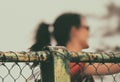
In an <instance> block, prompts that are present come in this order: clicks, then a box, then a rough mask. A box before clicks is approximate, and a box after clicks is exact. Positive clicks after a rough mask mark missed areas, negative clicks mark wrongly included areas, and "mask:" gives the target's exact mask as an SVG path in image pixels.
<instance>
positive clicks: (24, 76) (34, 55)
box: [0, 47, 120, 82]
mask: <svg viewBox="0 0 120 82" xmlns="http://www.w3.org/2000/svg"><path fill="white" fill-rule="evenodd" d="M51 55H52V56H53V57H54V56H55V57H54V58H53V59H52V60H54V62H52V63H53V64H54V65H55V66H54V69H53V70H54V71H52V70H51V68H47V66H46V65H49V63H48V64H46V65H41V63H43V64H45V63H44V62H46V61H47V62H49V61H50V60H51ZM62 59H63V61H62ZM64 59H66V60H69V61H70V62H71V63H70V64H72V65H71V66H70V69H71V70H69V69H68V68H69V67H66V66H68V64H69V62H67V63H66V60H64ZM33 62H39V63H38V65H37V66H36V67H32V65H33ZM73 62H75V63H73ZM119 63H120V53H119V52H114V53H112V52H109V53H105V52H101V53H100V52H99V53H98V52H94V53H93V52H77V53H76V52H68V51H67V50H66V49H65V48H63V47H50V48H49V50H48V49H44V51H38V52H11V51H10V52H0V82H41V76H43V77H42V78H43V79H44V77H45V78H46V79H51V78H49V77H52V74H50V73H53V74H54V78H52V79H54V82H63V81H60V80H61V79H63V80H66V81H65V82H69V80H68V79H69V77H67V75H65V73H62V72H68V71H69V72H70V71H71V72H72V69H75V70H78V71H77V72H78V73H79V74H78V75H80V76H78V75H77V76H75V77H76V79H78V78H82V80H81V79H79V80H77V81H78V82H93V80H92V79H91V75H92V74H93V75H94V80H95V82H106V81H109V82H119V80H120V73H119V72H120V64H119ZM50 65H52V64H50ZM50 65H49V66H50ZM63 65H64V66H63ZM42 66H44V67H46V68H45V69H44V68H42V71H44V72H43V73H45V72H46V73H47V71H52V72H49V73H47V75H46V74H42V75H41V72H42V71H41V67H42ZM61 66H63V67H65V68H62V67H61ZM75 66H78V68H79V69H76V67H75ZM64 69H65V70H64ZM62 74H64V75H62ZM67 74H68V76H70V74H69V73H67ZM106 76H108V77H106ZM64 77H65V78H67V79H65V78H64ZM77 77H78V78H77ZM86 77H87V78H86ZM56 78H57V79H56ZM60 78H61V79H60ZM84 78H85V79H84ZM57 80H59V81H57ZM43 82H44V80H43ZM46 82H47V80H46ZM50 82H51V81H50Z"/></svg>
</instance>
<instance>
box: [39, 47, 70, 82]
mask: <svg viewBox="0 0 120 82" xmlns="http://www.w3.org/2000/svg"><path fill="white" fill-rule="evenodd" d="M49 49H50V52H51V58H50V60H48V61H45V62H41V78H42V82H70V68H69V63H70V61H69V60H68V59H66V58H65V56H64V55H66V54H65V51H64V50H65V49H63V47H49ZM62 50H63V51H62ZM56 51H57V52H56ZM59 51H60V53H59ZM61 52H63V53H61Z"/></svg>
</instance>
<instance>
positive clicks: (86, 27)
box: [81, 26, 90, 30]
mask: <svg viewBox="0 0 120 82" xmlns="http://www.w3.org/2000/svg"><path fill="white" fill-rule="evenodd" d="M81 27H82V28H85V29H87V30H90V27H89V26H81Z"/></svg>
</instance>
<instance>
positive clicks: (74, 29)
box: [30, 13, 120, 82]
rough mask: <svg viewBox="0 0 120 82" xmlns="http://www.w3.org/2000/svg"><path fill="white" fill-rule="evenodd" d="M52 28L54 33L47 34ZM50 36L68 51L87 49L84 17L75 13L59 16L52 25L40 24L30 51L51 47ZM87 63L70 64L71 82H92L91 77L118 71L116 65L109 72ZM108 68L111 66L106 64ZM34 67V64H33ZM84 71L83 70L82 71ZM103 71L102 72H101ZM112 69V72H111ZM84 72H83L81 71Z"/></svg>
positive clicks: (87, 30)
mask: <svg viewBox="0 0 120 82" xmlns="http://www.w3.org/2000/svg"><path fill="white" fill-rule="evenodd" d="M50 26H52V27H54V31H53V32H52V35H51V33H50V32H49V27H50ZM51 36H53V37H54V38H55V40H56V42H57V46H65V47H66V48H67V50H68V51H71V52H79V51H81V50H82V49H87V48H89V45H88V38H89V27H88V26H87V24H86V20H85V17H83V16H82V15H80V14H77V13H65V14H62V15H61V16H59V17H58V18H57V19H56V20H55V22H54V23H53V24H47V23H44V22H43V23H41V24H40V25H39V27H38V30H37V32H36V36H35V43H34V44H33V45H32V47H31V48H30V50H31V51H39V50H42V48H43V47H44V46H48V45H51ZM36 65H37V64H36ZM88 65H89V64H88V63H82V62H79V63H78V64H76V63H74V62H71V63H70V74H71V82H94V79H93V77H92V75H98V74H99V75H105V74H109V73H116V72H119V71H120V68H119V66H118V65H117V64H114V65H113V66H112V67H111V68H110V71H111V72H108V69H107V68H106V67H105V66H104V65H102V64H101V65H99V66H100V67H99V68H98V69H97V72H96V69H95V67H97V66H98V63H94V65H89V66H88ZM106 65H107V66H108V67H110V66H111V64H109V63H107V64H106ZM34 66H35V64H34ZM84 69H85V70H84ZM103 69H104V70H103ZM113 69H114V70H113ZM83 70H84V71H83Z"/></svg>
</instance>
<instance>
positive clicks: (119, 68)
mask: <svg viewBox="0 0 120 82" xmlns="http://www.w3.org/2000/svg"><path fill="white" fill-rule="evenodd" d="M119 72H120V63H118V64H115V63H104V64H102V63H93V64H89V63H86V64H85V66H84V73H85V74H87V75H89V74H91V75H111V74H115V73H119Z"/></svg>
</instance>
